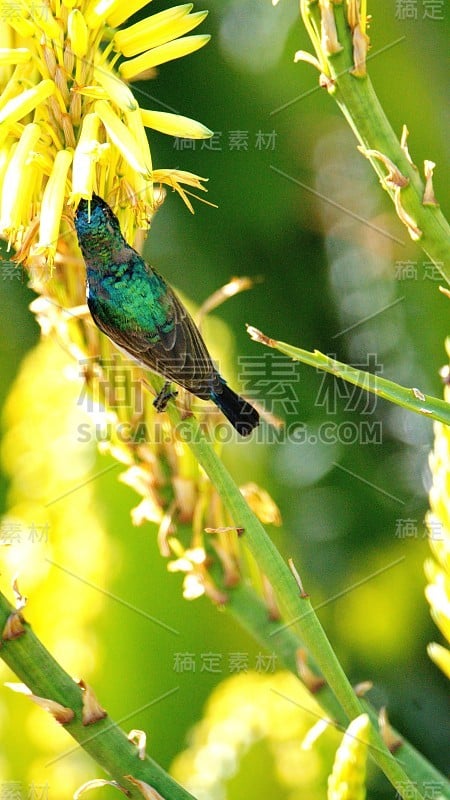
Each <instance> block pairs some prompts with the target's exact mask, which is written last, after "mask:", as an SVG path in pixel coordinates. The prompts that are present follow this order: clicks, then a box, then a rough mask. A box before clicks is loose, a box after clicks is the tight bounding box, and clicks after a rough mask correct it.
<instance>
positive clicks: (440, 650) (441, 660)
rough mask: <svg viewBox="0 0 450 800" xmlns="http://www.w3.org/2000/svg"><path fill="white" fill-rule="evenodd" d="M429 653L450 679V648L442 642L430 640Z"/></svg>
mask: <svg viewBox="0 0 450 800" xmlns="http://www.w3.org/2000/svg"><path fill="white" fill-rule="evenodd" d="M427 653H428V655H429V657H430V658H431V660H432V661H434V663H435V664H436V666H438V667H439V669H441V670H442V672H443V673H444V675H447V678H449V680H450V650H447V648H446V647H442V645H441V644H437V643H436V642H430V644H429V645H428V647H427Z"/></svg>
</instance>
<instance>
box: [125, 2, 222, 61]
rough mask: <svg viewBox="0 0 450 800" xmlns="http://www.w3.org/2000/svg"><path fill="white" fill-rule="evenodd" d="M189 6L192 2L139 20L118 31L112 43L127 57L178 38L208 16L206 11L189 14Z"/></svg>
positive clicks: (190, 6)
mask: <svg viewBox="0 0 450 800" xmlns="http://www.w3.org/2000/svg"><path fill="white" fill-rule="evenodd" d="M191 8H192V3H187V4H186V5H184V6H176V7H175V8H168V9H167V10H166V11H161V12H160V13H159V14H154V15H153V16H152V17H149V18H148V19H144V20H141V22H137V23H136V24H135V25H131V26H130V27H129V28H125V30H123V31H118V32H117V33H116V35H115V36H114V44H115V45H116V47H117V49H118V50H120V52H121V53H123V55H124V56H127V58H128V57H130V56H135V55H136V54H137V53H142V52H144V50H150V49H151V48H153V47H159V45H161V44H165V43H166V42H170V41H171V40H172V39H178V38H179V37H180V36H183V35H184V34H185V33H188V32H189V31H191V30H193V28H196V27H197V25H200V23H201V22H203V20H204V19H205V17H207V16H208V12H207V11H198V12H196V13H195V14H189V11H190V10H191Z"/></svg>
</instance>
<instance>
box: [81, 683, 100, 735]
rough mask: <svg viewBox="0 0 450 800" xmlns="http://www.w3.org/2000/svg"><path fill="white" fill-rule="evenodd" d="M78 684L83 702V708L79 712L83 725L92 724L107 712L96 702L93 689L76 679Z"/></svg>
mask: <svg viewBox="0 0 450 800" xmlns="http://www.w3.org/2000/svg"><path fill="white" fill-rule="evenodd" d="M78 685H79V687H80V688H81V699H82V703H83V710H82V713H81V718H82V721H83V725H93V724H94V723H95V722H98V721H99V720H101V719H104V718H105V717H106V716H107V713H106V711H105V709H104V708H102V707H101V705H100V703H99V702H98V700H97V698H96V696H95V694H94V691H93V689H91V687H90V686H88V684H87V683H85V682H84V681H78Z"/></svg>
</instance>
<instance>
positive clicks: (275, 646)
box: [227, 584, 450, 799]
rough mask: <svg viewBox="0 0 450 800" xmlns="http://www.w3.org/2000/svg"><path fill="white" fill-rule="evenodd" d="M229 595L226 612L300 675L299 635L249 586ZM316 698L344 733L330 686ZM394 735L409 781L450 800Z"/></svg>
mask: <svg viewBox="0 0 450 800" xmlns="http://www.w3.org/2000/svg"><path fill="white" fill-rule="evenodd" d="M228 592H229V601H228V603H227V610H228V611H229V613H231V614H233V616H234V617H235V618H236V619H238V620H239V622H240V623H241V625H242V626H243V627H244V628H245V629H246V630H247V631H248V632H249V633H250V635H251V636H253V637H254V638H255V639H256V640H257V641H258V643H259V644H260V645H261V646H262V647H265V648H266V650H267V651H268V652H272V653H275V655H276V657H277V659H278V661H279V662H280V663H281V664H283V666H284V667H286V669H288V670H290V672H293V673H294V675H296V676H298V672H297V652H298V649H299V648H300V647H301V646H302V642H301V641H300V639H299V637H298V635H297V633H296V632H295V631H293V630H292V628H290V627H286V626H283V625H281V626H280V623H279V622H278V621H276V620H272V619H270V618H269V615H268V613H267V606H266V604H265V603H264V601H263V600H262V599H261V598H260V597H259V596H258V595H257V594H256V592H255V591H253V590H252V589H251V588H250V587H248V586H243V585H242V584H240V585H238V586H236V587H234V588H233V589H231V590H230V589H229V590H228ZM315 699H316V700H317V702H318V704H319V705H320V707H321V708H322V709H323V711H324V715H323V716H324V718H329V719H331V720H333V721H335V723H336V725H337V726H338V727H339V728H340V729H341V730H345V728H346V725H347V719H346V716H345V714H344V713H343V711H342V709H341V707H340V705H339V704H338V703H337V701H336V698H335V697H334V695H333V694H332V692H331V691H330V689H329V687H328V686H326V685H325V686H324V687H323V688H321V689H320V690H319V691H318V692H317V693H315ZM360 702H361V705H362V706H363V709H364V711H366V712H367V714H368V715H369V717H370V719H371V721H372V724H373V725H374V726H376V725H377V722H378V712H377V711H376V709H374V708H373V706H372V705H371V704H370V702H368V701H367V700H366V699H365V698H362V699H361V700H360ZM392 736H393V738H394V739H397V740H398V741H402V745H401V749H400V750H399V751H398V755H399V758H400V761H401V764H402V766H403V768H404V770H405V772H406V773H407V774H408V776H409V778H410V780H413V781H414V783H415V784H416V785H417V786H418V787H419V788H420V787H421V786H423V787H428V789H430V787H435V793H436V792H437V788H438V787H439V790H440V792H441V794H440V797H441V799H442V798H444V797H445V798H448V797H450V785H449V784H448V783H447V781H446V780H445V778H444V777H443V776H442V775H441V773H440V772H439V770H437V769H436V767H434V766H433V764H430V762H429V761H427V759H426V758H424V756H423V755H422V754H421V753H419V751H418V750H416V749H415V748H414V747H413V746H412V745H411V744H410V743H409V742H408V741H406V740H404V739H402V736H401V734H400V733H399V732H398V731H396V730H395V728H392Z"/></svg>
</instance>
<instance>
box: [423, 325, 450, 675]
mask: <svg viewBox="0 0 450 800" xmlns="http://www.w3.org/2000/svg"><path fill="white" fill-rule="evenodd" d="M446 348H447V354H448V356H449V357H450V338H449V339H447V342H446ZM448 372H449V370H448V367H445V368H444V370H443V371H442V374H443V376H444V378H445V379H446V380H447V379H448ZM444 397H445V399H446V400H447V401H450V385H449V384H448V383H447V385H446V387H445V391H444ZM430 469H431V473H432V476H433V483H432V486H431V489H430V511H429V512H428V514H427V516H426V523H427V528H428V541H429V543H430V548H431V551H432V554H433V556H434V558H429V559H427V561H426V562H425V575H426V577H427V580H428V585H427V587H426V589H425V595H426V598H427V600H428V602H429V604H430V607H431V616H432V617H433V619H434V621H435V623H436V625H437V626H438V628H440V630H441V632H442V634H443V635H444V637H445V638H446V640H447V642H450V501H449V497H450V429H449V427H448V425H443V424H442V423H440V422H435V424H434V449H433V452H432V453H431V455H430ZM428 655H429V656H430V658H431V659H432V660H433V661H434V662H435V663H436V664H437V665H438V667H440V669H441V670H442V671H443V672H444V673H445V675H447V677H448V678H450V650H449V649H448V648H445V647H443V646H442V645H440V644H437V643H435V642H432V643H431V644H430V645H429V646H428Z"/></svg>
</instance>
